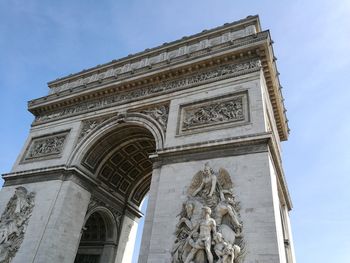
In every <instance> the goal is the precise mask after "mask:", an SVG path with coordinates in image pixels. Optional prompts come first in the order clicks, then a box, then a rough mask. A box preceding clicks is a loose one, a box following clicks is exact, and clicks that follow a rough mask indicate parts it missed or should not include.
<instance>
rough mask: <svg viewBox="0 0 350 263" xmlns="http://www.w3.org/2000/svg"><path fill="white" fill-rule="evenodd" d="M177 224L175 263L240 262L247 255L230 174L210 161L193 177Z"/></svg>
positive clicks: (174, 248) (173, 254) (174, 250)
mask: <svg viewBox="0 0 350 263" xmlns="http://www.w3.org/2000/svg"><path fill="white" fill-rule="evenodd" d="M187 194H188V196H187V200H186V201H185V202H184V203H183V208H182V211H181V213H180V214H179V216H180V218H179V222H178V223H177V225H176V231H175V236H176V239H175V243H174V246H173V249H172V263H239V262H242V260H243V257H244V241H243V236H242V227H243V225H242V222H241V221H240V215H239V213H238V212H239V203H238V202H236V201H235V196H234V194H233V183H232V180H231V178H230V175H229V173H228V172H227V171H226V170H225V169H223V168H221V169H219V171H218V172H214V170H213V169H212V168H210V166H209V165H208V164H205V167H204V169H203V170H202V171H199V172H198V173H197V174H196V175H195V176H194V177H193V179H192V182H191V185H190V187H189V188H188V192H187Z"/></svg>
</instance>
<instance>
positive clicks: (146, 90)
mask: <svg viewBox="0 0 350 263" xmlns="http://www.w3.org/2000/svg"><path fill="white" fill-rule="evenodd" d="M260 69H261V62H260V60H258V59H254V60H251V61H249V62H244V63H238V64H227V65H223V66H220V67H217V68H215V69H211V70H208V71H204V72H199V73H196V74H193V75H190V76H187V77H183V78H180V79H172V80H169V81H164V82H162V83H159V84H153V85H148V86H145V87H142V88H139V89H135V90H130V91H125V92H121V93H118V94H114V95H109V96H106V97H103V98H99V99H95V100H91V101H89V102H81V103H77V104H75V105H74V106H70V107H66V108H65V109H61V110H57V111H52V112H48V113H43V114H41V115H39V116H36V118H35V122H34V123H41V122H47V121H52V120H56V119H59V118H63V117H66V116H72V115H76V114H80V113H85V112H89V111H96V110H99V109H103V108H106V107H110V106H114V105H119V104H121V103H126V102H131V101H135V100H139V99H144V98H146V97H149V96H154V95H160V94H164V93H167V92H172V91H175V90H180V89H184V88H189V87H192V86H196V85H200V84H204V83H209V82H213V81H217V80H221V79H225V78H230V77H235V76H239V75H242V74H247V73H251V72H255V71H258V70H260Z"/></svg>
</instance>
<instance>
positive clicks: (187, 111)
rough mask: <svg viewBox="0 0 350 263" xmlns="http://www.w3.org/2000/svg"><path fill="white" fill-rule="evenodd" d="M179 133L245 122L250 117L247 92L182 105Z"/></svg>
mask: <svg viewBox="0 0 350 263" xmlns="http://www.w3.org/2000/svg"><path fill="white" fill-rule="evenodd" d="M180 116H181V119H180V127H179V129H178V133H180V134H181V133H188V132H193V131H196V130H201V129H205V130H207V128H210V127H212V126H216V125H220V128H222V127H223V126H222V125H227V124H229V125H230V124H236V123H245V122H247V121H248V119H249V114H248V95H247V93H246V92H243V93H238V94H231V95H226V96H224V97H218V98H212V99H210V100H205V101H200V102H195V103H191V104H187V105H182V106H180Z"/></svg>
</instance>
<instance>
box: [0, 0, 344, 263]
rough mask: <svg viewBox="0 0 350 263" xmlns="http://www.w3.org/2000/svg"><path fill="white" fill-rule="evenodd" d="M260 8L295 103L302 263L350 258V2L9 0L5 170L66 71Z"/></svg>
mask: <svg viewBox="0 0 350 263" xmlns="http://www.w3.org/2000/svg"><path fill="white" fill-rule="evenodd" d="M254 14H259V15H260V19H261V23H262V27H263V28H264V29H270V30H271V33H272V38H273V40H274V42H275V44H274V50H275V54H276V56H277V58H278V61H277V63H278V68H279V71H280V73H281V75H280V80H281V83H282V85H283V87H284V89H283V93H284V97H285V99H286V101H285V103H286V107H287V109H288V112H287V114H288V118H289V121H290V122H289V124H290V128H291V135H290V139H289V141H287V142H284V143H283V161H284V169H285V173H286V177H287V180H288V184H289V188H290V192H291V196H292V200H293V204H294V209H293V211H292V212H291V221H292V228H293V234H294V242H295V250H296V256H297V260H298V262H299V263H312V262H336V263H342V262H344V263H347V262H350V253H349V249H350V227H349V225H350V175H349V174H350V153H349V152H350V151H349V148H350V147H349V146H350V142H349V135H350V117H349V113H350V106H349V102H350V88H349V83H350V73H349V69H350V60H349V50H350V1H345V0H344V1H324V0H320V1H317V0H313V1H300V0H295V1H263V0H260V1H257V0H256V1H247V0H246V1H234V0H231V1H220V0H217V1H209V0H201V1H196V0H192V1H184V0H178V1H160V0H158V1H150V0H144V1H132V0H131V1H116V0H115V1H112V0H100V1H92V0H76V1H72V0H69V1H68V0H61V1H44V0H41V1H40V0H31V1H24V0H22V1H19V0H1V1H0V91H1V97H2V99H1V103H0V114H1V129H0V132H1V136H0V145H1V147H0V173H5V172H8V171H10V169H11V166H12V164H13V163H14V161H15V159H16V157H17V154H18V153H19V152H20V150H21V147H22V146H23V143H24V141H25V139H26V137H27V135H28V131H29V127H30V123H31V122H32V120H33V117H32V116H31V114H30V113H29V112H27V110H26V102H27V101H28V100H30V99H33V98H37V97H41V96H44V95H46V94H47V91H48V90H47V86H46V83H47V82H48V81H51V80H53V79H56V78H57V77H61V76H65V75H68V74H70V73H74V72H77V71H80V70H82V69H85V68H89V67H92V66H95V65H97V64H102V63H105V62H108V61H111V60H112V59H115V58H120V57H123V56H126V55H128V54H130V53H135V52H137V51H141V50H144V49H145V48H149V47H153V46H157V45H159V44H162V43H163V42H170V41H172V40H176V39H178V38H181V37H183V36H185V35H191V34H194V33H197V32H200V31H202V30H203V29H208V28H212V27H215V26H219V25H222V24H224V23H226V22H232V21H235V20H238V19H241V18H244V17H246V16H247V15H254Z"/></svg>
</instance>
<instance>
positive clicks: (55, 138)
mask: <svg viewBox="0 0 350 263" xmlns="http://www.w3.org/2000/svg"><path fill="white" fill-rule="evenodd" d="M68 133H69V131H64V132H61V133H56V134H53V135H48V136H42V137H37V138H33V139H32V141H31V142H30V144H29V147H28V148H27V151H26V153H25V156H24V158H23V161H30V160H37V159H42V158H56V157H60V155H61V153H62V151H63V147H64V143H65V140H66V137H67V134H68Z"/></svg>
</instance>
